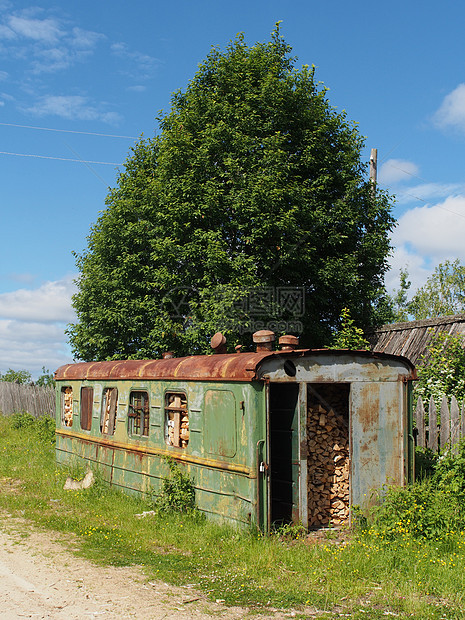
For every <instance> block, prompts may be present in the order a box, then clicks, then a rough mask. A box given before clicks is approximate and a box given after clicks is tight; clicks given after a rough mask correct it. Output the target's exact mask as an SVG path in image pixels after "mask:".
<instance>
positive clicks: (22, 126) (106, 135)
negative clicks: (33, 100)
mask: <svg viewBox="0 0 465 620" xmlns="http://www.w3.org/2000/svg"><path fill="white" fill-rule="evenodd" d="M0 125H3V126H4V127H21V128H22V129H39V130H40V131H57V132H61V133H78V134H83V135H85V136H100V137H103V138H126V139H128V140H137V138H136V137H135V136H118V135H115V134H111V133H94V132H92V131H75V130H74V129H54V128H52V127H34V126H33V125H17V124H16V123H0Z"/></svg>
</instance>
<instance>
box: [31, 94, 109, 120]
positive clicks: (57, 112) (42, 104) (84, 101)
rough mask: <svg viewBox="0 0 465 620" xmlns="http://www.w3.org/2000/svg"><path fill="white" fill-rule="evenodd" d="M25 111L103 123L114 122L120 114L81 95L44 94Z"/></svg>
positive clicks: (37, 114) (38, 114)
mask: <svg viewBox="0 0 465 620" xmlns="http://www.w3.org/2000/svg"><path fill="white" fill-rule="evenodd" d="M24 111H25V112H29V113H30V114H34V115H35V116H60V117H61V118H67V119H70V120H86V121H94V120H99V121H103V122H104V123H109V124H116V123H118V122H119V121H120V120H121V116H120V115H119V114H117V113H116V112H108V111H106V110H104V109H103V105H100V107H98V106H96V105H94V104H92V103H91V102H90V101H89V99H88V98H87V97H83V96H82V95H46V96H44V97H41V98H40V99H39V101H38V102H37V103H36V104H35V105H33V106H31V107H29V108H24Z"/></svg>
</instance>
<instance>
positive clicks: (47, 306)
mask: <svg viewBox="0 0 465 620" xmlns="http://www.w3.org/2000/svg"><path fill="white" fill-rule="evenodd" d="M75 290H76V286H75V284H74V282H73V278H72V277H71V276H69V277H67V278H64V279H63V280H58V281H56V282H46V283H45V284H42V286H40V287H39V288H36V289H32V290H29V289H25V288H23V289H18V290H16V291H13V292H10V293H2V294H0V318H1V319H14V320H19V321H33V322H44V323H54V322H62V323H67V322H69V321H72V320H73V319H74V312H73V310H72V308H71V295H72V294H73V293H74V292H75Z"/></svg>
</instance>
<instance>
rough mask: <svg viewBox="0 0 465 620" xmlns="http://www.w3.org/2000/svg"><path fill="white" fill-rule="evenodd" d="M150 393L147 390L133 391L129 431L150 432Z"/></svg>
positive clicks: (139, 433)
mask: <svg viewBox="0 0 465 620" xmlns="http://www.w3.org/2000/svg"><path fill="white" fill-rule="evenodd" d="M149 412H150V409H149V395H148V393H147V392H131V395H130V397H129V413H128V433H129V434H130V435H144V436H146V437H148V434H149Z"/></svg>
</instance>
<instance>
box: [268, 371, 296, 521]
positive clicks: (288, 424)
mask: <svg viewBox="0 0 465 620" xmlns="http://www.w3.org/2000/svg"><path fill="white" fill-rule="evenodd" d="M298 396H299V384H298V383H271V384H270V392H269V418H268V421H269V423H268V432H269V444H268V445H269V461H268V465H269V469H268V474H269V478H268V480H269V497H270V512H269V515H270V522H271V524H277V525H279V524H281V523H291V522H298V521H299V518H300V517H299V416H298Z"/></svg>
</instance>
